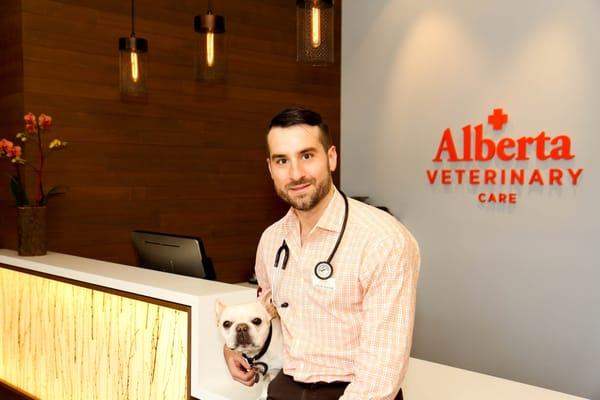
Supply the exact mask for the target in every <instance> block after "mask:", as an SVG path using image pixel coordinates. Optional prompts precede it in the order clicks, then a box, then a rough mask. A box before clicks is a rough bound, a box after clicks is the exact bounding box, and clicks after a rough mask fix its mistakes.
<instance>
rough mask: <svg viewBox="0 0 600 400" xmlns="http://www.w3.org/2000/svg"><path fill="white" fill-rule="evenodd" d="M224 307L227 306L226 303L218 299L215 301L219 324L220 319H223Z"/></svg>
mask: <svg viewBox="0 0 600 400" xmlns="http://www.w3.org/2000/svg"><path fill="white" fill-rule="evenodd" d="M224 308H225V305H224V304H223V303H221V300H217V301H216V302H215V314H216V316H217V326H219V319H221V313H222V312H223V309H224Z"/></svg>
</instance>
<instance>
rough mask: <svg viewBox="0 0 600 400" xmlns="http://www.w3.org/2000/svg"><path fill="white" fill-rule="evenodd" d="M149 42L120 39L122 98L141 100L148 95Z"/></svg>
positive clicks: (135, 39) (136, 39)
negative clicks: (140, 98)
mask: <svg viewBox="0 0 600 400" xmlns="http://www.w3.org/2000/svg"><path fill="white" fill-rule="evenodd" d="M147 56H148V41H146V40H145V39H141V38H136V37H129V38H120V39H119V76H120V90H121V97H124V98H130V97H131V98H136V97H137V98H139V97H145V96H147V94H148V87H147V85H146V81H147V75H148V60H147Z"/></svg>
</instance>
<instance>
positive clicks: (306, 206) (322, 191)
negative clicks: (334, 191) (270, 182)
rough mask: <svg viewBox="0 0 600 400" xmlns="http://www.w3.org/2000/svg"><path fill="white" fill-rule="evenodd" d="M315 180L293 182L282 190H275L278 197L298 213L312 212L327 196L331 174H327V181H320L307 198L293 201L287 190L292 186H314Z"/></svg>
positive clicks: (330, 183)
mask: <svg viewBox="0 0 600 400" xmlns="http://www.w3.org/2000/svg"><path fill="white" fill-rule="evenodd" d="M316 182H317V181H316V179H314V178H313V179H302V180H299V181H294V182H291V183H289V184H288V185H286V186H285V188H283V189H278V188H275V189H276V191H277V194H278V195H279V197H281V198H282V199H283V201H285V202H286V203H288V204H289V205H290V206H292V207H294V208H295V209H296V210H299V211H309V210H312V209H313V208H314V207H315V206H316V205H317V204H319V202H320V201H321V200H322V199H323V198H324V197H325V196H327V193H329V190H331V185H332V182H331V174H328V176H327V179H325V180H324V181H322V182H321V183H320V184H318V185H317V186H316V190H315V191H314V192H313V193H312V195H310V196H309V197H304V198H299V199H294V198H292V197H291V196H289V195H288V192H287V190H288V189H289V188H290V187H293V186H300V185H305V184H309V183H310V184H316Z"/></svg>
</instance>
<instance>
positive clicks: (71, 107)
mask: <svg viewBox="0 0 600 400" xmlns="http://www.w3.org/2000/svg"><path fill="white" fill-rule="evenodd" d="M11 1H13V0H11ZM14 1H16V0H14ZM20 3H21V6H22V11H21V17H22V24H23V36H22V51H23V98H24V100H23V104H24V106H23V110H24V111H25V112H27V111H31V112H33V113H35V114H36V115H37V114H40V113H42V112H44V113H47V114H49V115H51V116H52V117H53V118H54V123H55V125H54V133H53V134H55V135H56V136H58V137H60V138H61V139H64V140H66V141H68V142H69V143H70V145H69V148H68V149H67V150H66V151H64V152H62V153H58V154H56V155H55V156H53V158H52V159H50V160H49V161H48V163H47V174H46V177H45V181H46V186H47V187H49V186H52V185H55V184H60V185H64V186H66V187H67V193H66V194H65V195H63V196H61V197H59V198H55V199H53V200H52V201H51V203H50V204H49V211H48V215H49V249H50V250H51V251H58V252H64V253H69V254H74V255H81V256H85V257H91V258H96V259H101V260H107V261H113V262H121V263H126V264H134V263H135V257H134V252H133V249H132V247H131V244H130V232H131V230H133V229H146V230H153V231H161V232H171V233H177V234H184V235H193V236H199V237H201V238H203V239H204V242H205V247H206V250H207V252H208V254H209V255H210V256H211V257H212V258H213V259H214V263H215V268H216V271H217V275H218V279H219V280H223V281H226V282H234V281H240V280H245V279H247V278H248V277H249V276H250V275H251V273H252V270H253V263H254V256H255V250H256V244H257V243H258V239H259V237H260V234H261V232H262V231H263V229H264V228H265V227H267V226H268V225H269V224H271V223H272V222H274V221H275V220H276V219H278V218H279V217H280V216H282V215H283V213H284V212H285V210H286V207H285V206H284V204H283V203H282V202H281V201H280V200H279V199H278V198H276V196H275V194H274V191H273V188H272V182H271V181H270V178H269V176H268V171H267V168H266V163H265V159H266V155H267V153H266V147H265V135H266V130H267V125H268V122H269V120H270V118H271V117H272V116H273V115H274V114H275V113H276V112H278V111H280V110H281V109H283V108H285V107H288V106H293V105H301V106H306V107H309V108H313V109H315V110H317V111H319V112H321V113H322V115H323V116H324V118H325V119H326V120H327V121H328V123H329V125H330V127H331V131H332V134H333V138H334V143H336V144H339V126H340V64H339V60H340V57H339V48H340V45H339V44H340V43H339V38H340V33H341V32H340V19H341V3H340V2H339V1H338V2H336V8H337V10H336V11H337V14H336V38H337V43H336V47H337V49H338V50H337V55H336V64H335V65H333V66H330V67H326V68H314V67H310V66H305V65H300V64H297V63H296V61H295V16H296V11H295V2H293V1H290V0H252V1H248V0H245V1H242V0H223V1H215V2H214V4H215V11H216V13H218V14H221V15H224V16H225V18H226V28H227V46H228V63H227V79H226V81H225V82H224V83H220V84H206V83H201V82H197V81H194V80H193V68H192V46H193V41H194V39H195V33H194V31H193V17H194V15H197V14H202V13H204V12H205V11H206V7H207V2H206V1H196V0H137V2H136V14H137V19H136V32H137V34H138V36H139V37H144V38H146V39H148V41H149V54H148V59H149V81H148V86H149V97H148V101H147V102H146V103H141V104H140V103H125V102H122V101H120V98H119V91H118V68H119V67H118V47H117V40H118V38H119V37H120V36H128V34H129V32H130V14H129V12H130V8H129V7H130V3H129V2H128V1H123V0H103V1H98V0H21V1H20ZM15 102H16V100H15ZM12 104H13V103H11V105H12ZM15 104H16V103H15ZM19 124H20V122H19ZM17 128H19V126H15V127H12V130H13V131H15V132H16V129H17ZM335 179H336V182H337V181H339V179H338V177H337V175H336V177H335ZM6 200H7V199H6V198H3V199H2V203H1V204H2V210H1V212H2V213H3V214H11V213H14V209H12V208H11V207H9V206H8V203H7V201H6ZM15 229H16V228H15V226H14V225H12V224H5V225H3V226H2V227H0V234H1V236H0V247H8V248H15V245H16V243H15V240H14V230H15Z"/></svg>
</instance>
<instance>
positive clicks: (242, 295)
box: [0, 249, 582, 400]
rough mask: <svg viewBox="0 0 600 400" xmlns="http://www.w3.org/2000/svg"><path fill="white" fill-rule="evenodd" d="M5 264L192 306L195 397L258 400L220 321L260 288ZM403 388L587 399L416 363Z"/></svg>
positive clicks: (413, 393) (446, 394) (21, 260)
mask: <svg viewBox="0 0 600 400" xmlns="http://www.w3.org/2000/svg"><path fill="white" fill-rule="evenodd" d="M0 263H2V264H8V265H13V266H17V267H21V268H24V269H29V270H32V271H38V272H43V273H46V274H50V275H56V276H60V277H64V278H69V279H74V280H77V281H82V282H87V283H91V284H95V285H100V286H105V287H109V288H113V289H118V290H123V291H126V292H130V293H135V294H140V295H143V296H148V297H153V298H156V299H161V300H166V301H171V302H175V303H179V304H184V305H189V306H191V307H192V396H194V397H196V398H199V399H201V400H238V399H239V400H247V399H253V398H257V397H258V390H257V389H258V388H246V387H245V386H243V385H241V384H239V383H237V382H234V381H232V380H231V379H230V377H229V373H228V372H227V369H226V367H225V363H224V361H223V355H222V348H223V343H222V340H221V338H220V336H219V334H218V332H217V329H216V322H215V316H214V304H215V300H216V299H217V298H219V299H221V300H223V301H224V302H225V303H230V304H231V303H240V302H246V301H252V300H253V299H255V298H256V291H255V289H254V288H248V287H242V286H237V285H230V284H226V283H221V282H212V281H206V280H203V279H197V278H190V277H186V276H180V275H174V274H169V273H165V272H160V271H154V270H148V269H143V268H137V267H131V266H128V265H122V264H115V263H110V262H104V261H98V260H92V259H89V258H82V257H76V256H69V255H65V254H59V253H48V254H47V255H45V256H39V257H19V256H18V255H17V253H16V252H15V251H12V250H6V249H0ZM402 387H403V390H404V394H405V398H406V399H408V400H439V399H444V400H483V399H485V400H496V399H497V400H501V399H502V400H505V399H511V400H519V399H523V400H525V399H527V400H529V399H540V400H542V399H543V400H577V399H582V398H581V397H575V396H571V395H567V394H563V393H559V392H555V391H551V390H547V389H543V388H539V387H536V386H531V385H526V384H523V383H519V382H514V381H510V380H506V379H501V378H497V377H493V376H490V375H485V374H480V373H476V372H472V371H467V370H463V369H459V368H453V367H449V366H446V365H442V364H436V363H433V362H429V361H424V360H419V359H415V358H411V359H410V364H409V368H408V372H407V374H406V378H405V381H404V384H403V385H402Z"/></svg>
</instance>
